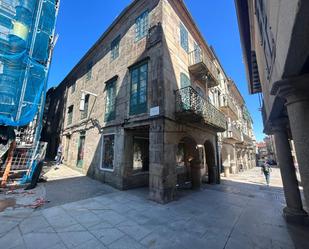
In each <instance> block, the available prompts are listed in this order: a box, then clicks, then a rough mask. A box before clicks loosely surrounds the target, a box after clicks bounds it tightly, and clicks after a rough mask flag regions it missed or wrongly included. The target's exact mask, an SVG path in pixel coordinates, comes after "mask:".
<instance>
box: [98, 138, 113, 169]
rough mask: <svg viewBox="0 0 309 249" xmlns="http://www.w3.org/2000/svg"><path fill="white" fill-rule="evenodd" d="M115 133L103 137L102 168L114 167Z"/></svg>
mask: <svg viewBox="0 0 309 249" xmlns="http://www.w3.org/2000/svg"><path fill="white" fill-rule="evenodd" d="M114 143H115V135H104V136H103V139H102V150H103V151H102V166H101V168H102V169H109V170H112V169H114Z"/></svg>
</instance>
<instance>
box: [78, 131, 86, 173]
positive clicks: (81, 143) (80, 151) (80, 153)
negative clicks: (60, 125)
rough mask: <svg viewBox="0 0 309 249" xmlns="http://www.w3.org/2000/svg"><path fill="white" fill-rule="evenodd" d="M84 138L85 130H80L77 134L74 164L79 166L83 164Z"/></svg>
mask: <svg viewBox="0 0 309 249" xmlns="http://www.w3.org/2000/svg"><path fill="white" fill-rule="evenodd" d="M85 140H86V132H84V131H83V132H81V133H80V135H79V141H78V151H77V164H76V166H77V167H79V168H82V167H83V164H84V151H85Z"/></svg>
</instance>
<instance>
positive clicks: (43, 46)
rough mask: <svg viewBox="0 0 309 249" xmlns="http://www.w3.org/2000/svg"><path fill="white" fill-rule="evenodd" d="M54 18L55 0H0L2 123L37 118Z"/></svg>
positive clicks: (0, 110)
mask: <svg viewBox="0 0 309 249" xmlns="http://www.w3.org/2000/svg"><path fill="white" fill-rule="evenodd" d="M41 4H42V5H41ZM40 6H41V7H42V8H41V11H40V12H38V11H39V10H40ZM38 13H39V15H38ZM55 20H56V1H55V0H2V1H0V125H9V126H24V125H27V124H28V123H29V122H31V121H32V120H33V118H34V117H35V115H36V113H37V111H38V107H39V105H40V103H41V100H42V96H43V94H45V89H46V86H45V84H46V77H47V75H48V73H47V71H48V69H47V66H48V65H47V63H48V57H49V52H50V44H51V39H52V37H51V36H52V35H53V30H54V28H55Z"/></svg>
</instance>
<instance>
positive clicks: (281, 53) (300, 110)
mask: <svg viewBox="0 0 309 249" xmlns="http://www.w3.org/2000/svg"><path fill="white" fill-rule="evenodd" d="M235 3H236V9H237V14H238V21H239V28H240V34H241V41H242V46H243V53H244V58H245V60H244V61H245V65H246V70H247V76H248V77H247V78H248V83H249V91H250V92H251V93H252V94H254V93H259V92H262V94H263V105H262V107H261V110H262V116H263V122H264V132H265V133H267V134H270V135H273V136H274V141H275V148H276V156H277V159H278V164H279V166H280V170H281V175H282V180H283V185H284V191H285V197H286V201H287V207H286V208H285V209H284V215H285V216H286V217H287V218H288V219H292V220H301V221H303V218H304V217H307V214H306V212H305V211H304V210H303V204H302V199H301V195H300V192H299V186H298V181H297V179H296V174H295V167H294V163H293V157H292V154H291V145H290V141H291V140H293V141H294V145H295V152H296V156H297V161H298V166H299V171H300V176H301V184H302V186H303V190H304V196H305V201H306V204H307V205H304V206H307V208H308V207H309V166H308V161H309V154H308V150H309V130H308V127H309V115H308V113H309V94H308V92H309V84H308V81H309V77H308V73H309V63H308V61H309V59H308V58H309V42H308V41H309V30H308V28H307V27H308V24H309V16H308V12H309V2H308V1H306V0H296V1H288V0H284V1H280V2H277V1H265V0H255V1H248V0H236V1H235ZM305 209H306V208H305Z"/></svg>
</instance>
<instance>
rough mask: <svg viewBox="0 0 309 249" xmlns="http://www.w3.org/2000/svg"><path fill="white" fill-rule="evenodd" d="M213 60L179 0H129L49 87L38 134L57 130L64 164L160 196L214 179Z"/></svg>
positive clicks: (221, 125) (216, 75)
mask: <svg viewBox="0 0 309 249" xmlns="http://www.w3.org/2000/svg"><path fill="white" fill-rule="evenodd" d="M220 70H221V69H220V66H219V62H218V61H217V58H216V57H215V55H214V53H213V51H212V50H211V49H210V48H209V46H208V45H207V44H206V42H205V40H204V39H203V37H202V35H201V34H200V32H199V31H198V28H197V27H196V25H195V23H194V21H193V19H192V17H191V15H190V14H189V12H188V10H187V9H186V7H185V5H184V3H183V2H182V1H177V0H154V1H149V0H135V1H133V2H132V3H131V4H130V5H129V6H128V7H127V8H126V9H125V10H124V11H123V12H122V13H121V14H120V15H119V16H118V17H117V18H116V20H115V21H114V22H113V24H112V25H111V26H110V28H109V29H108V30H107V31H106V32H105V33H104V34H103V35H102V36H101V38H100V39H99V40H98V41H97V42H96V44H95V45H94V46H93V47H92V48H91V49H90V50H89V51H88V52H87V54H86V55H85V56H84V57H83V58H82V59H81V60H80V62H79V63H78V64H77V65H76V66H75V67H74V68H73V69H72V71H71V72H70V73H69V74H68V76H67V77H66V78H65V79H64V80H63V82H62V83H60V85H59V86H58V87H57V88H56V89H53V90H51V91H50V93H49V96H50V98H48V99H50V100H51V101H50V102H49V101H48V103H49V109H50V111H47V114H46V119H45V123H46V124H47V126H46V128H45V129H44V136H43V137H46V138H48V137H50V135H52V134H54V133H53V132H54V131H55V130H57V131H58V132H59V136H60V139H59V140H61V142H62V145H63V147H64V149H63V156H64V163H65V164H66V165H68V166H69V167H72V168H73V169H76V170H79V171H81V172H83V173H84V174H87V175H89V176H91V177H93V178H95V179H98V180H101V181H102V182H106V183H108V184H110V185H112V186H114V187H117V188H119V189H129V188H135V187H149V196H150V198H151V199H152V200H155V201H157V202H160V203H165V202H168V201H171V200H173V199H174V197H175V194H176V191H177V189H181V188H186V187H188V186H190V187H192V188H199V187H200V184H201V182H202V180H205V181H207V182H208V183H211V184H216V183H219V182H220V173H221V153H220V148H219V146H218V144H219V143H218V142H219V135H218V133H221V132H224V131H225V130H226V129H227V117H226V116H225V114H224V113H223V112H221V111H220V110H219V108H220V106H219V103H217V102H215V100H214V99H213V100H211V99H210V96H211V93H210V92H211V91H213V90H212V89H214V88H216V87H218V86H219V85H220V84H223V80H222V79H220ZM221 81H222V82H221ZM60 89H61V90H60ZM55 112H56V113H58V115H59V116H60V117H61V118H60V120H58V119H57V120H58V122H57V124H53V119H51V117H53V118H54V119H56V117H54V113H55ZM53 125H54V127H53V128H49V126H53ZM51 144H56V143H51ZM55 149H56V148H55V147H54V148H52V149H50V151H55Z"/></svg>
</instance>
